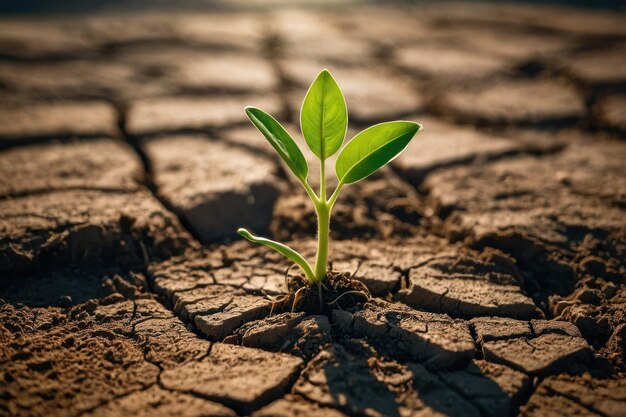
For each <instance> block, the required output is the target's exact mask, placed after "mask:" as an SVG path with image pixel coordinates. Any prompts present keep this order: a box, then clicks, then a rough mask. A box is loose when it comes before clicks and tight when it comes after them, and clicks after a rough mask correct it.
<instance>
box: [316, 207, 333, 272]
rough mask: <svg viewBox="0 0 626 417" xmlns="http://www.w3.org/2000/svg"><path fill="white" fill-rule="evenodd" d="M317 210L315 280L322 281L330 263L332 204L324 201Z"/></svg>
mask: <svg viewBox="0 0 626 417" xmlns="http://www.w3.org/2000/svg"><path fill="white" fill-rule="evenodd" d="M315 211H316V212H317V258H316V259H315V271H314V273H315V280H316V281H317V282H322V281H323V280H324V278H326V264H327V263H328V235H329V231H330V230H329V229H330V206H329V205H328V204H327V203H326V202H325V201H324V202H321V203H320V204H318V205H316V207H315Z"/></svg>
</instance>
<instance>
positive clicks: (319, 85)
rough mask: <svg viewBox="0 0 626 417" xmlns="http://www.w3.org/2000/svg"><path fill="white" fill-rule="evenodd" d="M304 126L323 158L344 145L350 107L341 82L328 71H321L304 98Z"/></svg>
mask: <svg viewBox="0 0 626 417" xmlns="http://www.w3.org/2000/svg"><path fill="white" fill-rule="evenodd" d="M300 127H301V129H302V135H303V136H304V139H305V140H306V143H307V144H308V145H309V148H311V151H313V153H314V154H315V155H317V157H318V158H320V159H321V160H322V161H323V160H325V159H326V158H328V157H329V156H332V155H334V154H335V153H336V152H337V151H338V150H339V148H341V144H342V143H343V140H344V139H345V137H346V131H347V129H348V109H347V108H346V101H345V100H344V98H343V94H342V93H341V90H340V89H339V86H338V85H337V82H335V79H334V78H333V76H332V75H330V72H328V71H327V70H323V71H322V72H320V73H319V75H318V76H317V78H316V79H315V81H313V84H311V87H310V88H309V91H308V92H307V93H306V97H304V102H302V110H301V111H300Z"/></svg>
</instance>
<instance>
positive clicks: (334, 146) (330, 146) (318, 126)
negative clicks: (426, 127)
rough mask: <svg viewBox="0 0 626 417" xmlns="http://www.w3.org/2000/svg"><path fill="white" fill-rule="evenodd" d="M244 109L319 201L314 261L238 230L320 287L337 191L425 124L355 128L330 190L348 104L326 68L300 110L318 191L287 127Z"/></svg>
mask: <svg viewBox="0 0 626 417" xmlns="http://www.w3.org/2000/svg"><path fill="white" fill-rule="evenodd" d="M245 110H246V114H247V115H248V118H249V119H250V121H251V122H252V123H253V124H254V125H255V126H256V127H257V129H259V131H260V132H261V133H262V134H263V136H265V138H266V139H267V140H268V142H269V143H270V144H271V145H272V147H273V148H274V149H275V150H276V152H278V154H279V155H280V157H281V158H282V159H283V161H284V162H285V164H286V165H287V166H288V167H289V169H290V170H291V172H293V174H294V175H295V176H296V178H298V180H299V181H300V183H301V184H302V186H303V187H304V189H305V190H306V192H307V194H308V195H309V198H310V199H311V201H312V202H313V205H314V206H315V213H316V214H317V255H316V259H315V265H313V266H312V265H311V264H310V263H309V262H308V261H307V260H306V259H305V258H304V257H303V256H302V255H301V254H299V253H298V252H297V251H295V250H293V249H292V248H290V247H288V246H287V245H284V244H282V243H279V242H275V241H273V240H270V239H265V238H262V237H258V236H254V235H252V234H251V233H250V232H248V231H247V230H246V229H243V228H241V229H239V230H238V231H237V232H238V233H239V234H240V235H241V236H243V237H245V238H246V239H248V240H249V241H251V242H254V243H258V244H261V245H264V246H267V247H269V248H272V249H274V250H275V251H277V252H279V253H280V254H282V255H284V256H286V257H287V258H289V259H290V260H292V261H293V262H295V263H296V264H297V265H298V266H299V267H300V268H301V269H302V272H304V275H305V276H306V279H307V280H308V282H309V283H310V284H311V285H313V284H317V285H318V288H319V286H320V285H321V283H322V281H323V280H324V279H325V278H326V274H327V265H328V239H329V228H330V215H331V212H332V209H333V205H334V204H335V202H336V201H337V197H338V196H339V193H340V192H341V190H342V189H343V187H344V186H346V185H348V184H352V183H355V182H357V181H360V180H362V179H364V178H366V177H368V176H369V175H370V174H372V173H373V172H375V171H376V170H378V169H379V168H381V167H382V166H384V165H386V164H387V163H389V162H390V161H391V160H392V159H394V158H395V157H396V156H398V155H399V154H400V152H402V151H403V150H404V149H405V148H406V147H407V145H408V144H409V142H410V141H411V139H412V138H413V136H414V135H415V133H417V131H419V130H420V129H421V125H419V124H417V123H414V122H408V121H394V122H385V123H380V124H377V125H374V126H372V127H369V128H367V129H365V130H364V131H362V132H361V133H359V134H357V135H356V136H355V137H354V138H352V139H351V140H350V141H349V142H348V143H347V144H346V146H344V148H343V149H342V150H341V152H340V153H339V156H338V157H337V161H336V163H335V174H336V175H337V179H338V180H339V183H338V185H337V187H336V188H335V190H334V191H333V192H332V193H330V195H329V193H328V190H327V189H326V159H328V158H329V157H330V156H332V155H334V154H335V153H337V152H338V151H339V149H340V148H341V145H342V143H343V141H344V139H345V136H346V132H347V129H348V110H347V108H346V102H345V100H344V97H343V93H342V92H341V90H340V89H339V86H338V85H337V83H336V82H335V80H334V78H333V77H332V76H331V75H330V73H329V72H328V71H327V70H323V71H322V72H320V74H319V75H318V76H317V78H316V79H315V81H314V82H313V84H311V87H310V88H309V91H308V92H307V94H306V96H305V98H304V102H303V103H302V109H301V111H300V127H301V130H302V135H303V136H304V139H305V141H306V143H307V145H308V146H309V148H310V149H311V151H312V152H313V153H314V154H315V156H317V157H318V158H319V160H320V187H319V193H317V194H316V192H315V191H314V190H313V188H312V187H311V185H310V184H309V182H308V180H307V177H308V172H309V167H308V165H307V162H306V159H305V158H304V155H303V154H302V151H301V150H300V148H299V147H298V145H297V144H296V142H295V141H294V140H293V139H292V138H291V136H289V133H287V131H286V130H285V128H283V126H281V124H280V123H278V122H277V121H276V119H274V118H273V117H272V116H270V115H269V114H267V113H265V112H264V111H262V110H260V109H257V108H255V107H246V109H245ZM320 294H321V290H320ZM320 302H321V299H320Z"/></svg>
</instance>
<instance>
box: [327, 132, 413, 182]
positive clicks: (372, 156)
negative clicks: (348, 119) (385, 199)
mask: <svg viewBox="0 0 626 417" xmlns="http://www.w3.org/2000/svg"><path fill="white" fill-rule="evenodd" d="M421 128H422V126H421V125H419V124H417V123H414V122H405V121H396V122H386V123H380V124H377V125H374V126H372V127H369V128H367V129H365V130H364V131H362V132H361V133H359V134H358V135H356V136H355V137H354V138H352V139H351V140H350V142H348V144H347V145H346V146H345V147H344V148H343V150H342V151H341V153H340V154H339V156H338V157H337V162H336V164H335V172H336V173H337V178H339V181H340V182H342V183H344V184H350V183H353V182H357V181H360V180H362V179H363V178H365V177H367V176H369V175H370V174H372V173H373V172H374V171H376V170H377V169H379V168H380V167H382V166H384V165H385V164H387V163H388V162H389V161H391V160H392V159H393V158H395V157H396V156H398V155H399V154H400V152H402V151H403V150H404V148H406V146H407V145H408V144H409V142H410V141H411V139H412V138H413V136H414V135H415V133H417V131H418V130H420V129H421Z"/></svg>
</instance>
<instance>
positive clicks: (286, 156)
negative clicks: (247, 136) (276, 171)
mask: <svg viewBox="0 0 626 417" xmlns="http://www.w3.org/2000/svg"><path fill="white" fill-rule="evenodd" d="M246 114H247V115H248V118H249V119H250V121H251V122H252V124H254V125H255V126H256V128H257V129H259V131H260V132H261V133H262V134H263V136H265V138H266V139H267V141H268V142H269V143H270V145H272V147H273V148H274V149H276V152H278V154H279V155H280V157H281V158H282V159H283V161H285V163H286V164H287V166H288V167H289V169H291V171H292V172H293V173H294V174H295V176H296V177H298V179H300V181H302V182H305V181H306V177H307V175H308V174H309V167H308V165H307V163H306V159H304V155H302V151H301V150H300V148H299V147H298V144H297V143H296V142H295V141H294V140H293V139H292V137H291V136H289V133H287V131H286V130H285V128H284V127H283V126H282V125H281V124H280V123H278V121H276V119H274V118H273V117H272V116H270V115H269V114H267V113H265V112H264V111H263V110H261V109H257V108H256V107H252V106H248V107H246Z"/></svg>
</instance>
